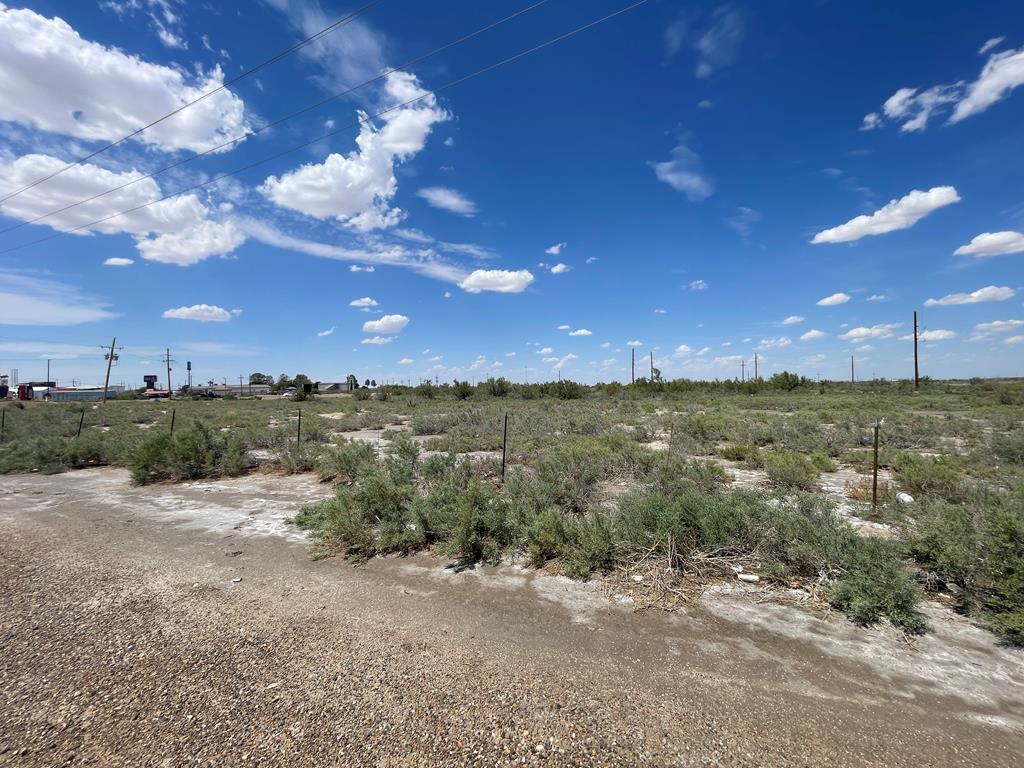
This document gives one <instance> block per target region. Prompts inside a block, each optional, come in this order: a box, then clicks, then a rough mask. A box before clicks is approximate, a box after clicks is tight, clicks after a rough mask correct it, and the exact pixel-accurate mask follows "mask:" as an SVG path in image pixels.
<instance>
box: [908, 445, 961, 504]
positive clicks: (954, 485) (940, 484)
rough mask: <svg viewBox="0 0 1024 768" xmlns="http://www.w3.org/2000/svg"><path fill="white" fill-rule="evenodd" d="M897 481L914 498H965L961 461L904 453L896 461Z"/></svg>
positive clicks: (947, 457) (952, 499) (952, 458)
mask: <svg viewBox="0 0 1024 768" xmlns="http://www.w3.org/2000/svg"><path fill="white" fill-rule="evenodd" d="M896 479H897V481H898V482H899V484H900V486H901V487H902V488H903V490H905V491H906V492H907V493H909V494H910V495H911V496H915V497H917V496H931V497H933V498H938V499H946V500H948V501H957V500H959V499H962V498H963V497H964V494H965V492H966V489H965V488H964V485H963V475H962V473H961V462H960V461H959V460H958V459H956V458H954V457H951V456H921V455H919V454H914V453H903V454H900V455H899V457H897V460H896Z"/></svg>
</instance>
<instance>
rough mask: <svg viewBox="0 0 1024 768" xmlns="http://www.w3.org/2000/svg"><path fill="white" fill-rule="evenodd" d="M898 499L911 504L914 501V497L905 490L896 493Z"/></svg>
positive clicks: (902, 502) (900, 501) (901, 502)
mask: <svg viewBox="0 0 1024 768" xmlns="http://www.w3.org/2000/svg"><path fill="white" fill-rule="evenodd" d="M896 501H898V502H899V503H900V504H911V503H913V501H914V497H913V496H911V495H910V494H909V493H904V492H903V491H900V492H899V493H897V494H896Z"/></svg>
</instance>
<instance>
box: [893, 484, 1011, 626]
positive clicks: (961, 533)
mask: <svg viewBox="0 0 1024 768" xmlns="http://www.w3.org/2000/svg"><path fill="white" fill-rule="evenodd" d="M1022 510H1024V483H1022V482H1019V481H1018V483H1017V485H1016V487H1015V488H1014V489H1013V490H1011V491H1010V492H1004V491H996V490H988V491H985V490H976V491H974V492H972V493H971V494H970V495H969V496H968V498H967V499H966V500H965V502H964V503H962V504H952V503H950V502H947V501H944V500H925V501H924V502H923V503H920V504H916V505H915V509H914V524H913V525H912V526H911V527H910V531H909V533H908V535H907V542H908V546H909V548H910V552H911V554H912V555H913V556H914V558H915V559H916V560H917V562H918V563H919V564H920V565H921V566H922V568H924V569H925V572H926V573H927V574H934V576H935V577H936V578H938V579H939V580H941V581H942V582H945V583H947V584H955V585H957V586H958V587H960V590H961V592H960V594H961V601H962V607H963V608H964V609H965V610H967V611H968V612H970V613H972V614H974V615H976V616H978V617H979V618H981V620H982V621H984V622H985V623H987V624H988V625H990V626H991V627H992V628H993V630H994V631H996V632H997V633H998V634H999V635H1001V636H1002V637H1003V638H1004V639H1005V640H1007V641H1008V642H1010V643H1012V644H1014V645H1024V512H1022Z"/></svg>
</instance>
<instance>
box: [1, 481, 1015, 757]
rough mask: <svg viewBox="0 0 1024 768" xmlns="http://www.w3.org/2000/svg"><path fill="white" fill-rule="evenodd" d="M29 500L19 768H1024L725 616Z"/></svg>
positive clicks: (1003, 744)
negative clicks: (616, 603) (655, 608)
mask: <svg viewBox="0 0 1024 768" xmlns="http://www.w3.org/2000/svg"><path fill="white" fill-rule="evenodd" d="M108 481H109V478H108V477H104V482H108ZM64 482H65V483H73V480H70V479H65V480H64ZM108 485H109V482H108ZM104 487H105V488H106V487H107V486H104ZM26 488H27V486H17V485H15V484H11V483H8V481H6V480H0V648H2V653H0V765H4V766H6V765H12V766H15V765H16V766H47V767H49V766H71V765H75V766H78V765H90V766H92V765H100V766H236V765H242V766H245V765H254V766H256V765H260V766H265V765H268V766H269V765H275V766H276V765H282V766H307V765H308V766H333V765H338V766H349V765H352V766H364V765H365V766H442V765H444V766H454V765H480V766H494V765H559V766H560V765H565V766H579V765H593V766H603V765H608V766H613V765H614V766H622V765H671V766H717V765H723V766H726V765H727V766H746V765H750V766H755V765H757V766H761V765H771V766H812V765H813V766H817V765H836V766H854V765H877V766H882V765H886V766H890V765H906V766H911V765H913V766H915V767H920V766H954V765H963V766H988V765H993V766H996V765H1005V766H1010V765H1014V764H1015V762H1016V759H1017V758H1019V756H1020V754H1021V753H1022V752H1021V749H1022V746H1024V736H1022V735H1021V734H1020V733H1019V732H1018V731H1016V730H1014V729H1015V728H1016V725H1015V724H1014V723H1010V725H1009V727H1007V726H1006V724H1005V723H1004V724H1003V725H1002V727H1000V726H999V725H998V719H996V720H995V721H994V722H996V723H997V725H995V726H992V725H984V724H981V723H969V722H967V721H965V720H964V719H963V718H962V717H961V711H960V708H959V707H958V705H957V704H956V703H955V702H952V701H949V700H947V699H946V698H945V697H942V696H931V695H929V694H927V693H924V692H917V693H914V694H912V695H909V696H906V695H890V694H888V693H886V692H887V691H889V690H891V686H892V681H891V680H887V679H885V678H884V677H879V676H877V675H874V674H873V673H871V672H870V671H869V670H868V668H867V667H861V666H858V665H856V664H852V663H847V662H845V661H844V660H842V659H835V658H830V657H826V656H825V655H823V654H814V653H812V652H809V651H807V650H806V649H803V648H802V646H801V644H800V643H799V642H798V641H794V640H793V639H792V638H784V637H782V638H774V639H772V637H771V636H770V633H768V632H765V633H764V636H763V637H762V636H761V635H758V634H755V633H754V632H753V631H751V632H747V631H746V630H745V629H744V628H743V627H742V626H741V625H737V624H732V623H729V622H726V621H721V620H718V619H716V618H714V617H711V616H703V615H701V616H698V615H697V614H696V613H694V614H692V615H690V616H685V615H684V616H680V617H672V618H671V619H669V618H667V617H652V616H645V615H637V614H634V613H631V612H629V611H627V610H618V609H613V608H611V607H602V608H599V609H595V608H594V607H593V605H592V604H589V603H587V604H586V605H583V606H582V607H581V606H580V605H572V604H570V603H569V602H567V598H565V596H564V595H562V594H561V593H560V592H558V590H556V589H554V588H553V587H552V586H551V583H550V582H545V585H546V586H544V588H543V590H540V589H539V588H538V589H534V588H532V587H531V586H530V580H531V579H533V578H534V576H532V575H531V576H518V575H516V576H515V577H514V578H513V577H511V576H508V575H504V576H503V575H501V574H492V575H488V574H487V573H477V574H473V575H467V576H466V577H464V578H455V577H452V576H449V575H445V574H447V573H448V572H446V571H444V570H443V568H442V567H441V566H442V565H443V564H442V563H439V562H437V561H433V560H431V559H429V558H424V559H420V560H417V561H415V562H413V561H397V562H388V561H380V562H376V563H371V564H370V566H368V567H366V568H359V569H353V568H351V567H350V566H347V565H345V564H344V563H341V562H338V561H335V560H322V561H317V562H314V561H311V560H310V558H309V556H308V543H306V542H303V541H301V540H296V539H295V538H289V537H285V536H273V535H252V534H246V533H244V531H245V530H249V529H252V530H262V529H260V528H258V527H251V526H250V527H246V526H241V528H240V531H243V532H240V531H231V530H225V529H224V527H223V526H221V527H216V528H209V527H207V528H204V527H203V526H201V525H198V526H197V525H188V526H182V525H177V524H174V523H172V522H170V521H169V520H168V518H167V515H166V511H165V510H164V511H161V513H160V514H159V515H157V516H155V517H147V515H146V510H145V503H144V498H143V497H138V496H133V497H132V498H133V499H134V501H135V502H136V504H134V505H133V506H130V507H129V506H125V507H124V508H116V507H115V505H111V504H107V505H103V504H99V503H95V502H93V501H89V500H88V496H87V494H86V493H84V492H83V493H81V494H76V493H75V492H74V491H73V486H72V485H66V486H64V487H63V490H62V491H60V492H57V491H55V492H54V494H53V495H50V496H47V495H46V494H42V495H38V494H37V495H33V494H32V493H30V491H28V490H26ZM69 488H71V489H72V490H71V492H68V489H69ZM201 490H202V489H198V490H197V491H196V494H197V495H199V494H200V492H201ZM242 491H243V489H242V488H241V487H240V486H239V487H234V488H232V493H235V494H238V493H242ZM307 491H308V488H305V487H304V490H303V492H307ZM127 492H128V491H126V493H127ZM278 492H279V493H282V494H284V493H285V492H286V489H282V487H280V486H279V487H278ZM107 493H109V491H108V492H107ZM132 493H134V491H132ZM152 493H153V494H154V495H156V494H160V493H166V489H162V490H161V489H155V490H154V491H152ZM207 495H209V494H207ZM26 510H28V511H26ZM428 572H429V573H434V574H438V575H437V576H436V577H426V576H424V573H428ZM538 578H539V577H538ZM236 579H241V580H240V581H236ZM556 584H560V582H557V583H556ZM559 589H561V587H559ZM566 589H567V590H568V589H569V588H568V587H567V588H566ZM556 593H557V594H556ZM538 595H546V596H547V597H538ZM552 595H555V596H554V597H551V596H552ZM573 599H576V600H578V601H579V602H580V603H581V605H582V604H583V603H585V602H586V599H589V598H587V597H586V595H583V596H582V597H581V596H576V597H575V598H573ZM743 649H746V650H743ZM997 709H998V708H996V709H993V710H992V717H994V718H998V711H997ZM1016 764H1019V762H1016Z"/></svg>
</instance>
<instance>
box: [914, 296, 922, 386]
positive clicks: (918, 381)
mask: <svg viewBox="0 0 1024 768" xmlns="http://www.w3.org/2000/svg"><path fill="white" fill-rule="evenodd" d="M920 384H921V377H920V375H919V373H918V367H917V310H916V309H915V310H914V389H917V388H918V387H919V386H920Z"/></svg>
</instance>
